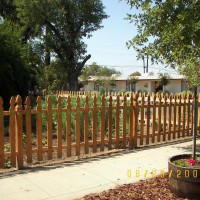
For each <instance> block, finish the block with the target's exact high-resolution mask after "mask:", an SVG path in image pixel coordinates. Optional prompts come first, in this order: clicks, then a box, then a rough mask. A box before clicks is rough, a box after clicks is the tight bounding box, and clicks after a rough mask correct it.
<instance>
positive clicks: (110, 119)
mask: <svg viewBox="0 0 200 200" xmlns="http://www.w3.org/2000/svg"><path fill="white" fill-rule="evenodd" d="M110 149H112V96H110V97H109V103H108V150H110Z"/></svg>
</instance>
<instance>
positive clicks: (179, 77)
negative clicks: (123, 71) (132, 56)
mask: <svg viewBox="0 0 200 200" xmlns="http://www.w3.org/2000/svg"><path fill="white" fill-rule="evenodd" d="M100 78H112V79H114V80H116V81H126V80H128V79H130V76H118V77H114V78H113V77H103V76H102V77H100V76H89V77H88V81H96V80H97V79H100ZM135 78H137V79H138V80H159V79H160V78H159V75H148V74H144V75H142V76H135ZM169 79H170V80H182V79H184V76H183V75H178V74H174V75H170V78H169Z"/></svg>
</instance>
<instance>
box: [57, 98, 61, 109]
mask: <svg viewBox="0 0 200 200" xmlns="http://www.w3.org/2000/svg"><path fill="white" fill-rule="evenodd" d="M57 102H58V105H57V107H61V106H62V98H61V97H58V98H57Z"/></svg>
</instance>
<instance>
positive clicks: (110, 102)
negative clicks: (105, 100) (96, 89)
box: [109, 96, 112, 105]
mask: <svg viewBox="0 0 200 200" xmlns="http://www.w3.org/2000/svg"><path fill="white" fill-rule="evenodd" d="M109 105H112V96H109Z"/></svg>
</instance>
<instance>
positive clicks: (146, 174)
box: [127, 169, 199, 178]
mask: <svg viewBox="0 0 200 200" xmlns="http://www.w3.org/2000/svg"><path fill="white" fill-rule="evenodd" d="M156 176H160V177H161V178H165V177H166V178H167V177H168V178H171V177H172V176H175V177H176V178H198V177H199V176H198V170H195V169H194V170H192V171H189V170H184V172H181V171H180V170H176V171H172V170H170V171H169V172H168V173H166V172H165V171H164V170H162V169H161V170H156V169H154V170H139V169H138V170H135V171H133V170H127V177H128V178H155V177H156Z"/></svg>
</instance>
